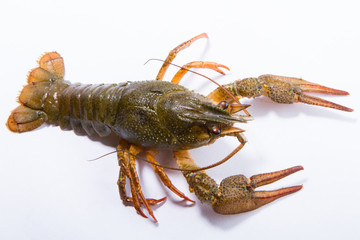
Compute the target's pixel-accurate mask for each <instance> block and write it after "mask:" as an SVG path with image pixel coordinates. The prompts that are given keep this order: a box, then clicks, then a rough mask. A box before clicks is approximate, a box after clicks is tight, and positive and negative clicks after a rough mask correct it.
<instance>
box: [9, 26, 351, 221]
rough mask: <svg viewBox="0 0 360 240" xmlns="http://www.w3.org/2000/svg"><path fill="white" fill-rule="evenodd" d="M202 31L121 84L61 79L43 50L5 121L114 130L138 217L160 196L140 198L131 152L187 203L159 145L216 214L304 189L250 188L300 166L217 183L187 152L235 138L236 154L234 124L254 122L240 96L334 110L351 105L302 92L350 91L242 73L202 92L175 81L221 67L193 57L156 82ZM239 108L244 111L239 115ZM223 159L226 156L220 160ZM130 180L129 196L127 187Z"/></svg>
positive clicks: (57, 65) (54, 56)
mask: <svg viewBox="0 0 360 240" xmlns="http://www.w3.org/2000/svg"><path fill="white" fill-rule="evenodd" d="M204 37H207V35H206V34H205V33H203V34H200V35H198V36H196V37H194V38H192V39H190V40H189V41H186V42H184V43H182V44H180V45H179V46H177V47H176V48H174V49H173V50H172V51H171V52H170V53H169V56H168V57H167V59H166V60H165V61H164V64H163V66H162V67H161V69H160V71H159V74H158V76H157V77H156V80H153V81H140V82H126V83H120V84H94V85H91V84H80V83H75V84H72V83H70V82H68V81H65V80H64V72H65V71H64V63H63V58H62V57H61V56H60V55H59V54H58V53H56V52H50V53H46V54H45V55H43V56H42V57H41V58H40V60H39V67H37V68H35V69H33V70H32V71H31V72H30V74H29V76H28V84H27V85H26V86H25V87H24V88H23V90H22V92H21V94H20V96H19V103H20V106H18V107H17V108H16V109H14V110H13V111H12V113H11V115H10V117H9V119H8V121H7V126H8V128H9V129H10V130H11V131H13V132H18V133H21V132H26V131H31V130H33V129H35V128H37V127H39V126H41V125H42V124H43V123H48V124H52V125H57V126H60V128H61V129H68V130H74V131H75V133H77V134H87V135H90V136H91V135H94V134H97V135H99V136H100V137H105V136H108V135H109V134H111V133H115V134H116V135H118V136H119V137H120V139H121V140H120V142H119V144H118V147H117V155H118V162H119V166H120V174H119V180H118V186H119V192H120V196H121V199H122V200H123V201H124V202H125V203H131V204H133V206H134V207H135V209H136V210H137V212H138V213H139V214H141V215H142V216H144V217H146V215H145V214H144V213H143V211H142V209H141V205H143V206H145V208H146V209H147V211H148V213H149V214H150V215H151V216H152V217H153V219H154V220H155V221H156V218H155V216H154V214H153V211H152V210H151V208H150V205H154V204H157V203H159V202H161V201H163V200H164V199H165V198H163V199H159V200H156V199H149V198H145V197H144V195H143V193H142V190H141V186H140V183H139V179H138V175H137V172H136V166H135V159H136V156H137V155H138V154H139V153H141V152H145V154H146V158H147V160H148V161H149V162H150V163H152V166H153V168H154V170H155V172H156V173H157V174H158V176H159V177H160V179H161V181H162V182H163V183H164V185H165V186H167V187H168V188H169V189H170V190H171V191H173V192H174V193H176V194H177V195H178V196H180V197H181V198H183V199H186V200H188V201H192V200H190V199H189V198H188V197H186V196H185V195H184V194H183V193H182V192H181V191H179V190H178V189H177V188H176V187H175V186H174V185H173V184H172V183H171V181H170V179H169V178H168V176H167V175H166V173H165V171H164V168H163V167H162V166H161V165H159V164H158V163H157V162H156V160H155V156H156V154H157V153H158V151H159V150H164V149H166V150H172V151H173V152H174V158H175V160H176V163H177V165H178V167H179V169H181V170H182V172H183V175H184V176H185V178H186V180H187V182H188V184H189V186H190V190H191V191H192V192H194V193H195V194H196V196H197V197H198V198H199V199H200V201H201V202H207V203H210V204H211V205H212V207H213V208H214V210H215V211H216V212H218V213H221V214H235V213H241V212H246V211H251V210H254V209H256V208H258V207H261V206H263V205H264V204H267V203H269V202H271V201H274V200H275V199H277V198H280V197H282V196H285V195H287V194H290V193H294V192H296V191H298V190H300V189H301V187H302V186H293V187H288V188H283V189H279V190H275V191H255V188H257V187H259V186H262V185H266V184H269V183H272V182H275V181H277V180H279V179H281V178H283V177H286V176H288V175H289V174H292V173H294V172H297V171H299V170H302V169H303V168H302V167H301V166H297V167H292V168H289V169H285V170H282V171H277V172H272V173H265V174H259V175H255V176H252V177H251V178H246V177H245V176H243V175H236V176H231V177H228V178H225V179H224V180H223V181H222V182H221V184H220V185H218V184H217V183H216V182H215V181H214V180H213V179H212V178H211V177H210V176H208V175H207V174H206V172H205V171H204V170H203V169H200V168H199V167H198V166H197V165H196V164H195V162H194V160H193V159H192V158H191V157H190V155H189V152H188V150H190V149H194V148H197V147H201V146H204V145H207V144H210V143H213V142H214V141H216V140H217V139H219V138H221V137H224V136H233V137H237V139H238V140H239V142H240V145H239V146H238V147H237V148H236V149H235V150H234V151H233V152H232V153H230V154H229V156H228V157H226V158H225V159H224V160H227V159H228V158H230V157H231V156H232V155H234V154H235V153H236V152H237V151H239V150H240V149H241V148H242V147H243V146H244V144H245V143H246V140H245V138H244V136H243V134H242V132H243V130H242V129H240V128H238V127H235V126H234V124H235V123H242V122H247V121H248V120H250V119H251V117H250V115H249V114H248V112H247V111H246V107H247V106H246V105H242V104H240V103H239V101H238V99H240V98H242V97H248V98H254V97H257V96H260V95H264V96H267V97H269V98H270V99H272V100H273V101H275V102H278V103H294V102H303V103H307V104H313V105H319V106H324V107H330V108H335V109H339V110H343V111H352V109H350V108H347V107H344V106H341V105H338V104H335V103H332V102H329V101H326V100H323V99H320V98H316V97H312V96H309V95H306V94H305V92H320V93H325V94H337V95H347V94H348V93H347V92H345V91H341V90H336V89H332V88H328V87H324V86H321V85H318V84H314V83H310V82H307V81H305V80H302V79H299V78H290V77H281V76H275V75H263V76H260V77H258V78H246V79H243V80H237V81H235V82H233V83H230V84H227V85H223V86H220V87H219V88H217V89H216V90H214V91H213V92H212V93H210V94H209V95H208V96H207V97H205V96H202V95H200V94H197V93H194V92H193V91H190V90H188V89H186V88H185V87H183V86H181V85H178V83H179V82H180V80H181V78H182V77H183V76H184V74H185V73H186V72H188V71H189V69H191V68H209V69H212V70H215V71H217V72H219V73H221V74H223V71H222V70H220V68H225V69H227V67H226V66H224V65H221V64H217V63H213V62H199V61H197V62H191V63H188V64H186V65H184V66H183V67H182V68H181V69H180V70H179V71H178V73H177V74H176V75H175V76H174V78H173V79H172V81H171V82H164V81H161V80H162V79H163V76H164V74H165V72H166V70H167V68H168V66H169V64H170V63H171V62H172V60H173V59H174V58H175V57H176V55H177V53H178V52H179V51H181V50H183V49H185V48H187V47H188V46H190V45H191V43H192V42H193V41H195V40H197V39H199V38H204ZM239 112H244V114H242V115H240V114H238V113H239ZM224 160H223V161H224ZM126 181H129V185H130V190H131V196H130V195H129V194H127V192H126V187H125V186H126Z"/></svg>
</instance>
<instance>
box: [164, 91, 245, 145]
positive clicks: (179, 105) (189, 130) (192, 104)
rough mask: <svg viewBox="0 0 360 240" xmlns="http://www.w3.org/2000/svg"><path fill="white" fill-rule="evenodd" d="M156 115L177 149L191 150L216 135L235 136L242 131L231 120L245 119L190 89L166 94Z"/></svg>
mask: <svg viewBox="0 0 360 240" xmlns="http://www.w3.org/2000/svg"><path fill="white" fill-rule="evenodd" d="M159 113H160V114H159ZM158 114H159V116H160V117H161V118H162V119H163V121H162V122H163V123H164V125H165V127H166V128H167V129H168V130H169V131H170V132H171V134H172V135H173V137H174V138H175V139H176V142H177V144H178V147H179V149H192V148H196V147H199V146H203V145H206V144H210V143H212V142H214V141H215V140H216V139H218V138H220V137H224V136H237V134H239V133H240V132H243V130H241V129H239V128H236V127H234V126H233V125H234V123H236V122H247V121H248V120H249V119H248V117H247V116H241V115H237V114H231V113H229V112H228V111H226V110H225V109H224V108H223V107H222V106H219V105H215V104H214V103H212V102H211V101H210V100H209V99H208V98H206V97H204V96H202V95H199V94H196V93H194V92H191V91H185V92H183V91H179V92H173V93H171V94H168V95H167V96H166V98H163V99H162V100H161V101H159V103H158Z"/></svg>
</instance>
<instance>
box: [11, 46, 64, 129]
mask: <svg viewBox="0 0 360 240" xmlns="http://www.w3.org/2000/svg"><path fill="white" fill-rule="evenodd" d="M38 63H39V67H37V68H34V69H33V70H31V72H30V73H29V75H28V79H27V81H28V84H27V85H26V86H24V88H23V89H22V91H21V93H20V96H19V98H18V101H19V103H20V106H18V107H17V108H15V109H14V110H13V111H12V112H11V114H10V116H9V119H8V121H7V123H6V126H7V127H8V129H9V130H10V131H12V132H18V133H20V132H26V131H31V130H33V129H35V128H37V127H39V126H41V125H42V124H43V123H44V122H46V120H47V115H46V113H45V112H44V111H43V105H44V100H45V96H46V94H47V93H48V90H49V87H50V85H51V83H52V82H54V81H62V80H63V78H64V73H65V70H64V61H63V58H62V57H61V56H60V54H58V53H57V52H50V53H45V54H44V55H43V56H42V57H41V58H40V60H39V61H38Z"/></svg>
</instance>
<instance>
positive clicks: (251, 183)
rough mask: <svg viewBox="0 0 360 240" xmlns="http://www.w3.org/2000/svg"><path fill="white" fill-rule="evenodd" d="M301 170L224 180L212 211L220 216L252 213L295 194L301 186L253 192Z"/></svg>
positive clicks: (293, 168)
mask: <svg viewBox="0 0 360 240" xmlns="http://www.w3.org/2000/svg"><path fill="white" fill-rule="evenodd" d="M303 169H304V168H303V167H301V166H296V167H292V168H288V169H285V170H281V171H277V172H272V173H264V174H259V175H255V176H252V177H251V178H250V179H248V178H246V177H245V176H243V175H236V176H231V177H228V178H225V179H224V180H223V181H222V182H221V184H220V188H219V194H218V196H217V197H216V198H215V199H214V201H213V203H212V206H213V209H214V210H215V211H216V212H218V213H220V214H236V213H242V212H247V211H252V210H254V209H257V208H259V207H261V206H263V205H265V204H268V203H270V202H272V201H274V200H276V199H278V198H281V197H283V196H286V195H288V194H291V193H294V192H297V191H299V190H300V189H301V188H302V185H299V186H293V187H287V188H282V189H278V190H274V191H255V188H257V187H260V186H263V185H267V184H270V183H273V182H275V181H277V180H280V179H282V178H284V177H286V176H289V175H290V174H292V173H295V172H297V171H300V170H303Z"/></svg>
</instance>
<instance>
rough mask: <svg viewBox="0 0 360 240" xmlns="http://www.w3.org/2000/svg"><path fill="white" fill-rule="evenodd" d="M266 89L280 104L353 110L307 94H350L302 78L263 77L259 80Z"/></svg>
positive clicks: (269, 95) (268, 94) (266, 93)
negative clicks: (299, 103)
mask: <svg viewBox="0 0 360 240" xmlns="http://www.w3.org/2000/svg"><path fill="white" fill-rule="evenodd" d="M258 79H259V80H260V81H262V84H264V85H265V86H266V87H265V88H264V90H265V95H267V96H268V97H270V98H271V99H272V100H273V101H275V102H279V103H293V102H302V103H306V104H311V105H317V106H322V107H328V108H334V109H338V110H341V111H346V112H352V111H354V110H353V109H351V108H348V107H345V106H342V105H339V104H336V103H333V102H330V101H327V100H324V99H321V98H318V97H313V96H309V95H307V94H305V92H309V93H323V94H329V95H349V93H348V92H346V91H343V90H338V89H334V88H329V87H325V86H322V85H319V84H316V83H311V82H308V81H305V80H303V79H300V78H292V77H283V76H275V75H262V76H260V77H259V78H258Z"/></svg>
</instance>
